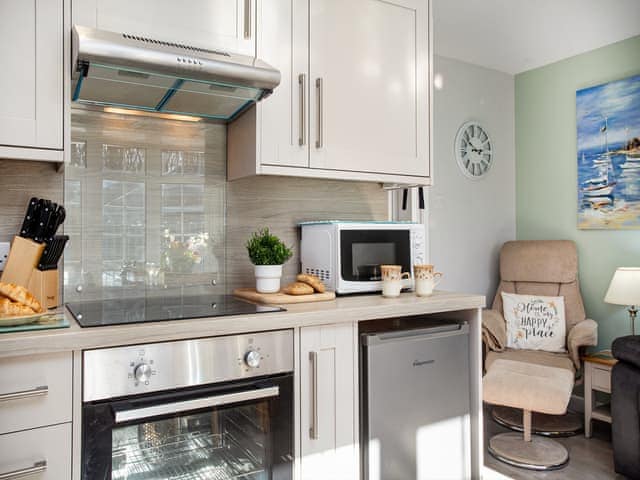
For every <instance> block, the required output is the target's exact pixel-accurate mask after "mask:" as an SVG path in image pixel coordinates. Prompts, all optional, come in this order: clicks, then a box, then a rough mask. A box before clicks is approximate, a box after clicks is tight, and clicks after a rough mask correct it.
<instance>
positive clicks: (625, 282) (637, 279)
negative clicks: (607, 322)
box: [604, 267, 640, 305]
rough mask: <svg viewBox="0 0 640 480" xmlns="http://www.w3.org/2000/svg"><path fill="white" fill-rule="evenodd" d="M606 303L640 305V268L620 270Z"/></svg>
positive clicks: (610, 287) (616, 273)
mask: <svg viewBox="0 0 640 480" xmlns="http://www.w3.org/2000/svg"><path fill="white" fill-rule="evenodd" d="M604 301H605V302H607V303H614V304H616V305H640V268H626V267H625V268H622V267H621V268H618V269H617V270H616V271H615V273H614V274H613V278H612V279H611V283H610V284H609V290H607V294H606V295H605V296H604Z"/></svg>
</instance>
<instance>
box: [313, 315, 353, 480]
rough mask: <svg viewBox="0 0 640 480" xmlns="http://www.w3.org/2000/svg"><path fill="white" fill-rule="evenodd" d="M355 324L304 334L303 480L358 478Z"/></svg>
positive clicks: (331, 326)
mask: <svg viewBox="0 0 640 480" xmlns="http://www.w3.org/2000/svg"><path fill="white" fill-rule="evenodd" d="M353 329H354V327H353V325H352V324H349V323H347V324H343V325H329V326H320V327H305V328H302V329H301V330H300V355H301V358H300V401H301V405H300V416H301V422H300V423H301V425H300V429H301V430H300V438H301V451H300V458H301V459H300V472H301V475H300V478H301V479H303V480H310V479H318V480H321V479H322V480H325V479H328V478H331V479H333V480H342V479H345V480H346V479H356V478H357V477H358V461H357V460H358V449H357V444H356V436H355V425H356V423H355V420H356V404H355V401H356V385H357V382H356V379H357V372H356V365H355V361H354V348H355V343H354V332H353Z"/></svg>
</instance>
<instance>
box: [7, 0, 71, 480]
mask: <svg viewBox="0 0 640 480" xmlns="http://www.w3.org/2000/svg"><path fill="white" fill-rule="evenodd" d="M3 1H4V0H3ZM0 478H5V479H14V478H15V479H17V478H25V479H27V478H29V479H34V480H36V479H37V480H71V424H70V423H62V424H60V425H54V426H52V427H46V428H36V429H33V430H23V431H21V432H16V433H8V434H6V435H0Z"/></svg>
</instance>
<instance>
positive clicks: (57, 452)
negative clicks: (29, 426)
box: [0, 423, 71, 480]
mask: <svg viewBox="0 0 640 480" xmlns="http://www.w3.org/2000/svg"><path fill="white" fill-rule="evenodd" d="M27 477H28V478H37V479H38V480H67V479H70V478H71V424H70V423H64V424H61V425H54V426H52V427H44V428H36V429H34V430H25V431H22V432H16V433H8V434H5V435H0V478H7V479H13V478H27Z"/></svg>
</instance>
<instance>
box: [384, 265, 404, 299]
mask: <svg viewBox="0 0 640 480" xmlns="http://www.w3.org/2000/svg"><path fill="white" fill-rule="evenodd" d="M380 271H381V272H382V296H383V297H387V298H394V297H399V296H400V291H401V290H402V279H403V278H411V274H410V273H408V272H404V273H402V266H401V265H380Z"/></svg>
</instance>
